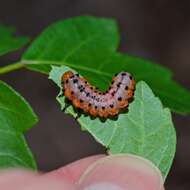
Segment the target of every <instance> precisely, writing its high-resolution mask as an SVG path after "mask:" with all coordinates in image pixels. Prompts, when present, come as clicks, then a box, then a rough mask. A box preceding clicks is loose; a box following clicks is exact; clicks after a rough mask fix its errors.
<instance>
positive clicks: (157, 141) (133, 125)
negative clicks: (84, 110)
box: [49, 66, 176, 178]
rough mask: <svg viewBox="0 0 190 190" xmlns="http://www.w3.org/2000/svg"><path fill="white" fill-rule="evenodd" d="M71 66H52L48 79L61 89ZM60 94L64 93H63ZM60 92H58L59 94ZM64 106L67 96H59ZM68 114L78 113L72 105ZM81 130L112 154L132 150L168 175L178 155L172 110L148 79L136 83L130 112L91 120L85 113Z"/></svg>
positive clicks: (67, 111)
mask: <svg viewBox="0 0 190 190" xmlns="http://www.w3.org/2000/svg"><path fill="white" fill-rule="evenodd" d="M67 70H69V68H68V67H64V66H62V67H53V68H52V70H51V72H50V76H49V78H50V79H52V80H53V81H54V82H55V83H56V84H57V85H58V86H59V87H60V89H61V83H60V82H61V80H60V78H61V76H62V74H63V73H64V72H65V71H67ZM60 94H61V92H60ZM60 94H59V95H60ZM57 100H58V102H59V103H60V105H61V108H63V107H64V106H65V98H64V97H63V96H58V97H57ZM66 113H69V114H71V115H72V116H74V117H75V116H76V113H75V111H74V109H73V107H72V106H69V107H68V108H67V109H66ZM78 122H79V124H80V125H81V128H82V130H86V131H88V132H89V133H90V134H91V135H92V136H93V137H94V138H95V139H96V140H97V141H98V142H99V143H101V144H102V145H103V146H105V147H107V149H108V150H109V153H110V154H118V153H131V154H136V155H139V156H142V157H144V158H147V159H149V160H151V161H152V162H153V163H154V164H155V165H156V166H157V167H158V168H159V169H160V170H161V172H162V174H163V177H164V178H166V176H167V174H168V171H169V169H170V167H171V164H172V160H173V157H174V154H175V146H176V135H175V130H174V127H173V123H172V120H171V114H170V111H169V109H167V108H163V106H162V103H161V102H160V100H159V99H158V98H157V97H155V96H154V94H153V92H152V90H151V89H150V88H149V86H148V85H147V84H146V83H145V82H139V83H138V84H137V85H136V91H135V98H134V101H133V102H132V103H131V104H130V105H129V112H128V113H120V114H119V116H118V119H117V120H114V119H106V121H102V120H100V119H99V118H95V119H92V118H91V117H90V116H86V115H84V114H82V116H81V117H79V119H78Z"/></svg>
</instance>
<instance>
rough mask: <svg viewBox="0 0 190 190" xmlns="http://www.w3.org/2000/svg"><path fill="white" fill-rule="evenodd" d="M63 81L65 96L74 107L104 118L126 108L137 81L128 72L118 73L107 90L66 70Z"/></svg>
mask: <svg viewBox="0 0 190 190" xmlns="http://www.w3.org/2000/svg"><path fill="white" fill-rule="evenodd" d="M61 82H62V88H63V92H64V96H65V97H66V98H68V99H69V100H70V101H71V102H72V104H73V105H74V107H76V108H80V109H82V110H83V111H84V112H85V113H89V114H90V115H92V116H99V117H104V118H107V117H108V116H114V115H117V114H118V113H119V111H120V110H121V109H124V108H126V107H127V106H128V101H129V99H131V98H132V97H133V94H134V89H135V81H134V79H133V78H132V76H131V75H130V74H129V73H127V72H120V73H119V74H116V75H115V76H114V77H113V79H112V82H111V85H110V87H109V89H108V90H107V91H106V92H101V91H99V90H97V89H96V88H95V87H93V86H92V85H90V84H89V83H88V82H87V81H86V80H85V79H84V78H82V77H80V76H79V75H78V74H74V73H73V72H72V71H67V72H65V73H64V74H63V76H62V78H61Z"/></svg>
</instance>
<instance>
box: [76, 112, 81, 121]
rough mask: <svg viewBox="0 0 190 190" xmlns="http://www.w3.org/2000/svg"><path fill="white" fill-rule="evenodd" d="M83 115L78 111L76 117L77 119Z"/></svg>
mask: <svg viewBox="0 0 190 190" xmlns="http://www.w3.org/2000/svg"><path fill="white" fill-rule="evenodd" d="M80 116H81V112H80V111H79V112H77V116H76V117H75V120H77V119H78V118H79V117H80Z"/></svg>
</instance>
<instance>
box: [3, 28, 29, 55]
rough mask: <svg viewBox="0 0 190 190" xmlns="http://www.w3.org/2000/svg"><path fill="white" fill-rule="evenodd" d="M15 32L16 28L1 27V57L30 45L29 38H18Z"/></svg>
mask: <svg viewBox="0 0 190 190" xmlns="http://www.w3.org/2000/svg"><path fill="white" fill-rule="evenodd" d="M14 32H15V29H14V28H12V27H5V26H2V25H0V56H1V55H4V54H6V53H9V52H12V51H15V50H17V49H19V48H21V47H23V46H24V45H26V44H27V43H28V41H29V39H28V38H27V37H16V36H14Z"/></svg>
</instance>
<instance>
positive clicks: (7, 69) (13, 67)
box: [0, 62, 25, 75]
mask: <svg viewBox="0 0 190 190" xmlns="http://www.w3.org/2000/svg"><path fill="white" fill-rule="evenodd" d="M24 66H25V64H24V63H21V62H17V63H12V64H10V65H7V66H4V67H0V75H2V74H5V73H8V72H11V71H14V70H17V69H20V68H23V67H24Z"/></svg>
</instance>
